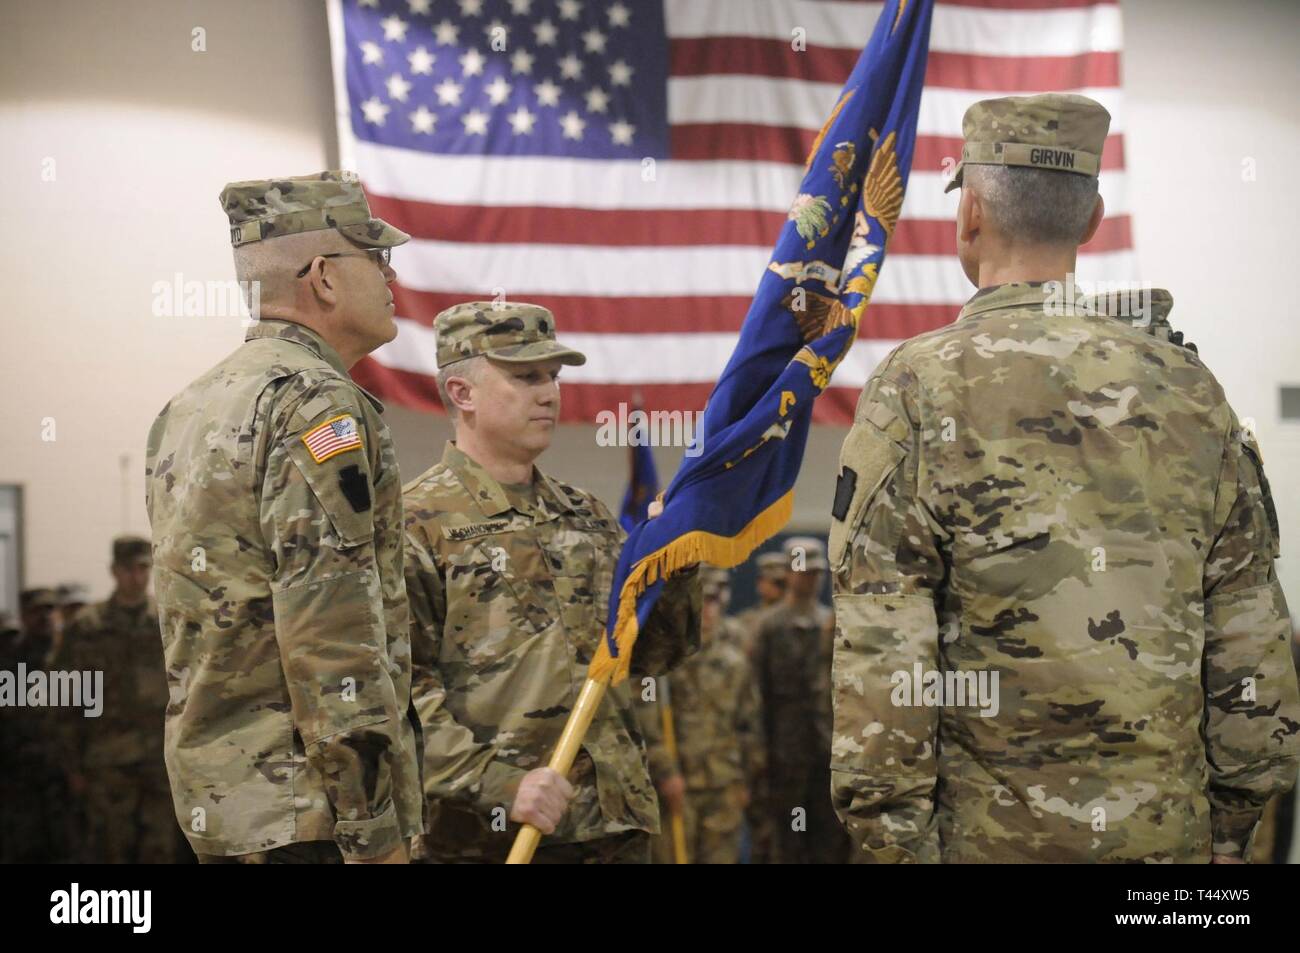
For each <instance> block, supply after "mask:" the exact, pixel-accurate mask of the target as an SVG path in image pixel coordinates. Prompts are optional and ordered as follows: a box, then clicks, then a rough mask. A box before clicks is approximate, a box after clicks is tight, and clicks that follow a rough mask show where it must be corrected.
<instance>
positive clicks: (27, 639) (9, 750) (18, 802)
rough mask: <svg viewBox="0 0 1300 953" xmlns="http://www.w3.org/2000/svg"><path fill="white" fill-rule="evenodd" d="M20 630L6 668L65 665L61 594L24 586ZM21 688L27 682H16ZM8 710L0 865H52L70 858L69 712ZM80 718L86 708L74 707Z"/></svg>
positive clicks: (1, 729)
mask: <svg viewBox="0 0 1300 953" xmlns="http://www.w3.org/2000/svg"><path fill="white" fill-rule="evenodd" d="M18 610H19V616H20V628H19V629H17V630H10V632H9V635H8V636H7V638H6V639H5V644H4V646H3V648H2V651H3V652H4V656H3V659H0V669H4V670H6V671H9V672H12V673H14V678H15V679H16V678H17V673H18V671H19V669H18V666H19V665H20V664H21V665H24V666H26V669H25V670H26V671H27V672H32V671H35V670H39V671H42V672H49V671H53V670H56V669H58V668H60V667H62V666H61V657H62V655H63V613H62V606H61V605H60V603H59V598H58V595H57V593H56V592H55V591H54V590H53V589H51V588H46V587H37V588H32V589H25V590H23V592H22V593H20V594H19V597H18ZM14 687H15V690H16V691H24V690H25V689H26V686H25V685H23V684H20V683H16V684H15V686H14ZM47 701H48V698H47V699H45V700H44V701H43V702H42V704H41V705H40V706H39V707H23V708H5V709H4V710H3V713H2V714H0V862H4V863H27V864H48V863H61V862H66V861H67V860H69V859H70V854H71V848H70V845H69V843H68V836H67V835H68V830H69V820H70V818H69V812H68V803H69V802H68V787H67V777H66V774H65V763H64V753H65V750H66V749H65V746H64V745H63V743H62V738H63V733H62V731H63V725H64V723H65V721H66V719H67V717H68V714H69V710H67V709H59V708H52V707H49V705H48V704H46V702H47ZM73 711H75V712H76V714H77V715H80V713H81V710H80V709H74V710H73Z"/></svg>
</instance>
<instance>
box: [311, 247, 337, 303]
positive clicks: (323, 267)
mask: <svg viewBox="0 0 1300 953" xmlns="http://www.w3.org/2000/svg"><path fill="white" fill-rule="evenodd" d="M331 261H332V259H327V258H324V257H320V256H318V257H317V258H316V259H315V260H314V261H312V263H311V270H310V271H308V272H307V277H306V278H305V279H304V280H305V281H306V282H307V283H308V284H309V285H310V286H311V291H312V294H313V295H315V296H316V300H317V301H319V302H320V303H321V304H327V305H335V304H338V300H339V287H338V278H339V272H338V269H336V268H335V267H333V266H332V265H331Z"/></svg>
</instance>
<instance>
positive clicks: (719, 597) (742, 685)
mask: <svg viewBox="0 0 1300 953" xmlns="http://www.w3.org/2000/svg"><path fill="white" fill-rule="evenodd" d="M702 575H703V579H702V589H703V597H704V604H703V609H702V611H701V622H700V643H701V647H700V651H699V652H697V653H695V654H694V655H692V656H691V657H690V658H688V659H687V660H686V661H685V662H684V663H683V664H682V665H681V667H680V668H678V669H677V670H676V671H674V672H673V674H672V675H671V676H669V677H668V678H667V679H665V681H668V682H670V683H671V684H670V688H671V693H670V704H671V706H672V718H673V729H674V730H673V734H674V735H675V737H676V749H677V757H676V758H675V759H674V758H672V757H671V756H670V755H669V753H668V751H667V749H666V746H665V744H664V733H663V720H662V715H661V711H660V707H659V705H658V704H657V702H658V699H656V701H655V702H643V703H641V705H640V706H639V707H638V710H637V716H638V718H640V719H641V724H642V726H643V728H644V733H645V735H646V743H647V746H648V747H649V750H650V764H651V773H652V775H654V778H655V783H656V786H657V787H659V788H660V790H661V792H662V789H663V787H664V786H665V785H666V784H670V783H672V782H673V779H675V778H680V779H682V781H683V788H684V798H683V800H684V802H685V811H684V818H685V826H686V847H687V857H688V858H689V859H690V862H691V863H693V864H735V863H739V862H740V848H741V831H742V827H743V822H744V819H745V811H746V808H747V807H748V806H749V804H750V800H751V792H752V790H753V788H754V786H755V784H756V783H757V781H758V780H759V779H760V778H761V777H762V776H763V757H764V750H763V740H762V731H761V725H760V721H759V708H758V686H757V684H756V683H755V681H754V674H753V668H752V666H751V665H750V663H749V658H748V657H747V656H746V655H745V653H744V650H743V649H741V648H740V646H739V644H737V633H736V631H735V621H736V620H735V619H734V618H727V617H726V616H725V615H724V613H725V612H726V606H727V602H728V599H729V597H730V595H731V589H730V583H729V574H728V572H727V571H726V570H725V569H718V568H716V567H709V568H707V569H705V570H704V571H703V573H702ZM664 801H665V799H664V798H663V797H662V796H661V798H660V803H661V804H663V803H664ZM661 820H662V823H661V825H660V826H661V830H662V833H661V834H660V836H658V837H656V838H655V841H654V856H655V862H656V863H664V864H668V863H673V862H674V857H673V844H672V837H671V835H670V833H669V830H668V826H669V825H668V816H667V814H666V813H665V814H664V815H663V817H662V819H661Z"/></svg>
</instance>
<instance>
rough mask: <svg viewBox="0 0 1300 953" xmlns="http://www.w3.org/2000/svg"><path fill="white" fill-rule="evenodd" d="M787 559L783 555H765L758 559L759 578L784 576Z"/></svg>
mask: <svg viewBox="0 0 1300 953" xmlns="http://www.w3.org/2000/svg"><path fill="white" fill-rule="evenodd" d="M785 567H786V559H785V555H784V554H783V553H763V555H761V556H759V557H758V575H759V578H762V579H766V578H769V577H772V576H784V575H785Z"/></svg>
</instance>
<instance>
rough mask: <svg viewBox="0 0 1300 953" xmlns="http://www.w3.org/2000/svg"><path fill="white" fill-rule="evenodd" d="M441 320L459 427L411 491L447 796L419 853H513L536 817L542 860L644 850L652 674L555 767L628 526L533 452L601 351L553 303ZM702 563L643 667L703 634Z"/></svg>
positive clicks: (421, 690)
mask: <svg viewBox="0 0 1300 953" xmlns="http://www.w3.org/2000/svg"><path fill="white" fill-rule="evenodd" d="M434 327H435V330H436V333H437V355H438V357H437V360H438V367H439V377H438V382H439V388H440V392H441V393H442V395H443V404H444V406H445V407H447V408H448V412H449V413H451V414H452V415H453V419H454V424H455V429H456V439H455V441H454V442H452V443H449V444H448V445H447V447H446V450H445V452H444V454H443V457H442V461H441V462H440V463H438V464H436V465H435V466H433V467H432V468H431V469H430V470H429V471H428V472H426V473H425V474H424V475H423V476H421V477H419V478H418V479H417V480H415V481H413V482H412V483H411V484H410V485H409V486H407V487H406V494H405V501H406V535H407V590H408V592H409V594H410V598H411V615H412V632H411V635H412V643H413V651H414V657H415V684H414V689H413V691H414V694H415V701H416V707H417V708H418V710H419V713H420V720H421V722H422V724H423V727H424V746H425V748H424V789H425V793H426V795H427V796H428V803H429V809H430V821H429V833H428V836H426V837H425V838H423V841H422V845H421V848H420V850H419V852H418V854H419V856H420V858H421V859H424V860H427V861H429V862H440V863H458V862H496V861H502V860H504V859H505V857H506V855H507V853H508V852H509V849H510V845H511V843H512V842H513V840H514V835H515V833H516V832H517V831H518V826H517V825H518V824H520V823H531V824H533V825H535V826H536V827H537V828H538V829H539V830H541V831H542V833H543V834H544V835H546V836H545V837H543V839H542V842H541V846H540V847H539V849H538V851H537V854H536V856H535V858H534V862H535V863H580V862H641V863H644V862H646V861H648V859H649V834H650V833H653V832H655V831H656V830H657V829H658V817H659V809H658V805H657V803H656V800H655V793H654V789H653V787H652V785H651V782H650V777H649V775H648V773H647V769H646V762H645V750H644V745H643V742H642V737H641V734H640V731H639V730H638V727H637V723H636V719H635V716H634V713H633V711H632V706H631V697H630V691H631V690H632V689H633V688H635V687H636V682H637V680H636V679H633V680H631V681H630V682H627V683H624V684H622V685H620V686H617V687H615V688H611V689H610V691H609V692H608V694H607V695H606V697H605V699H604V700H603V701H602V702H601V705H600V708H599V710H598V711H597V713H596V716H595V720H594V721H593V722H592V725H591V729H590V730H589V731H588V732H587V735H586V738H585V740H584V741H583V744H582V749H581V751H580V753H579V755H578V758H577V760H576V762H575V764H574V767H573V770H572V771H571V772H570V774H569V776H568V777H567V778H565V777H563V776H561V775H559V774H557V773H556V772H554V771H552V770H551V769H549V768H547V767H546V766H545V765H546V763H547V761H548V759H549V758H550V756H551V753H552V751H553V749H554V748H555V745H556V742H557V741H558V739H559V736H560V732H561V730H562V729H563V727H564V724H565V721H566V720H567V717H568V715H569V712H570V710H571V709H572V707H573V705H574V703H575V701H576V700H577V697H578V692H579V690H580V689H581V688H582V686H583V683H584V681H585V675H586V669H587V666H588V664H589V662H590V661H591V657H592V654H593V653H594V652H595V650H596V647H597V645H598V644H599V640H600V639H601V638H602V637H603V634H604V631H605V621H606V618H607V615H608V605H609V595H610V590H611V586H612V582H613V573H614V564H615V560H616V559H617V556H618V553H619V549H620V546H621V545H622V541H623V537H624V533H623V531H622V529H621V527H620V526H619V524H618V521H617V520H616V519H615V518H614V517H613V516H611V515H610V512H609V510H608V509H607V508H606V507H605V506H604V504H602V503H601V502H600V501H599V500H597V499H596V498H595V497H593V496H592V495H591V494H589V493H586V492H584V491H582V490H579V489H577V488H576V487H572V486H569V485H568V484H565V483H562V482H560V481H558V480H555V479H553V478H551V477H549V476H547V475H546V474H544V473H542V472H541V471H540V470H538V469H537V468H536V467H534V465H533V462H534V461H535V460H536V459H537V457H538V456H539V455H540V454H541V453H542V451H544V450H545V449H546V447H547V446H548V445H549V444H550V441H551V436H552V434H553V432H554V428H555V422H556V420H557V418H558V416H559V407H560V394H559V388H558V385H557V383H556V377H557V375H558V373H559V369H560V366H561V364H581V363H582V362H583V361H585V358H584V357H583V356H582V355H581V354H579V353H578V352H576V351H573V350H571V349H569V348H566V347H563V346H562V345H560V344H558V343H557V342H556V340H555V319H554V317H553V316H552V315H551V313H550V312H549V311H547V310H546V309H545V308H541V307H537V306H535V305H527V304H508V305H500V304H498V305H497V306H496V307H494V306H493V305H492V304H491V303H483V302H474V303H468V304H462V305H457V306H456V307H453V308H450V309H448V310H447V311H444V312H443V313H442V314H440V315H439V316H438V318H437V320H436V322H435V325H434ZM695 576H696V574H695V573H694V572H693V571H691V572H688V573H686V574H683V575H682V576H680V577H677V578H674V579H673V580H670V581H669V582H668V583H667V585H666V587H665V589H664V592H663V595H662V598H660V600H659V603H658V605H657V606H656V608H655V610H654V613H653V614H652V615H651V617H650V619H649V621H648V622H647V624H646V626H645V627H644V628H643V629H642V631H641V633H640V635H639V637H638V639H637V642H636V648H635V654H634V658H633V663H632V664H633V671H634V673H638V674H641V673H657V672H660V671H664V670H666V669H667V668H668V667H670V666H671V665H674V664H676V663H677V662H678V661H680V659H681V658H682V657H684V656H685V654H686V653H687V651H688V650H689V649H690V648H692V647H693V646H695V645H697V644H698V640H699V584H698V580H697V579H696V578H695Z"/></svg>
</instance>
